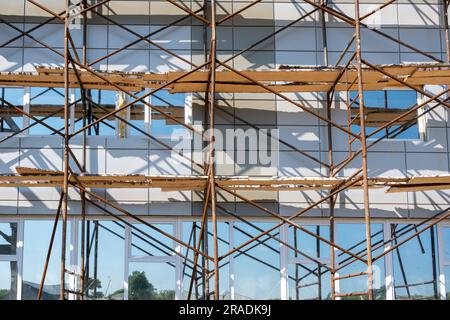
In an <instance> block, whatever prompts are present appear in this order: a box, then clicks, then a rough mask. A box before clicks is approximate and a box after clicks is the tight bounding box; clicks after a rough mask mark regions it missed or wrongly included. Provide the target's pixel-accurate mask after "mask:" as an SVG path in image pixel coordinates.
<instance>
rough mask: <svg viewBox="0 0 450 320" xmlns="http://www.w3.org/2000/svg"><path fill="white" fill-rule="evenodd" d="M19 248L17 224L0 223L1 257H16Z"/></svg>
mask: <svg viewBox="0 0 450 320" xmlns="http://www.w3.org/2000/svg"><path fill="white" fill-rule="evenodd" d="M16 246H17V223H15V222H12V223H4V222H2V223H0V255H15V254H16Z"/></svg>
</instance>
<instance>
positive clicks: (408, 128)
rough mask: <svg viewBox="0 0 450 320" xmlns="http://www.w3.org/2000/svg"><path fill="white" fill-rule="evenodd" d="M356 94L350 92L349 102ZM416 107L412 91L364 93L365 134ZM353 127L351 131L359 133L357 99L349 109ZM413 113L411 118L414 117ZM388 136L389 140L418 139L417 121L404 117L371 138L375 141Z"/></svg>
mask: <svg viewBox="0 0 450 320" xmlns="http://www.w3.org/2000/svg"><path fill="white" fill-rule="evenodd" d="M357 95H358V92H356V91H352V92H350V101H352V100H353V99H354V98H355V97H356V96H357ZM416 105H417V93H416V91H414V90H383V91H364V106H365V107H366V108H367V110H366V112H367V114H366V134H367V135H369V134H370V133H371V132H373V131H375V130H377V129H378V128H379V127H381V126H383V125H384V124H385V123H387V122H389V121H390V120H392V119H394V118H395V117H397V116H399V115H401V114H402V113H404V112H406V111H407V110H408V109H410V108H412V107H414V106H416ZM351 113H352V119H353V123H354V124H353V125H352V126H351V129H352V131H353V132H355V133H359V132H360V128H359V120H358V119H359V105H358V99H357V100H356V101H355V103H354V104H353V106H352V109H351ZM415 115H416V113H413V114H412V115H411V117H414V116H415ZM385 135H388V137H389V139H394V138H397V139H418V138H419V128H418V125H417V120H414V119H412V118H408V117H405V118H404V120H402V121H401V123H397V124H394V125H392V126H390V127H388V128H386V129H385V130H381V131H379V132H377V133H376V134H374V135H373V136H371V138H374V139H377V138H381V137H384V136H385Z"/></svg>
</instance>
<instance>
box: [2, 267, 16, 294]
mask: <svg viewBox="0 0 450 320" xmlns="http://www.w3.org/2000/svg"><path fill="white" fill-rule="evenodd" d="M0 300H17V262H16V261H0Z"/></svg>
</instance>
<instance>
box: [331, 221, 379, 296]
mask: <svg viewBox="0 0 450 320" xmlns="http://www.w3.org/2000/svg"><path fill="white" fill-rule="evenodd" d="M365 232H366V227H365V224H363V223H338V224H336V241H337V244H338V245H339V246H341V247H342V248H344V249H346V250H348V251H350V252H352V253H353V254H356V255H358V256H360V257H363V258H365V257H366V246H367V242H366V236H365ZM371 233H372V237H371V242H372V257H376V256H378V255H380V254H381V253H383V250H384V246H383V245H382V244H383V225H381V224H372V225H371ZM375 248H377V249H375ZM335 257H336V261H337V265H338V266H341V267H342V269H340V270H339V277H342V276H346V275H352V274H357V273H360V272H366V271H367V264H365V263H364V262H362V261H359V260H357V261H355V260H354V258H353V257H352V256H351V255H349V254H346V253H344V252H342V251H339V250H337V251H336V256H335ZM351 261H353V262H351ZM339 286H340V293H341V294H346V293H355V292H367V275H361V276H356V277H350V278H348V279H340V280H339ZM373 289H374V298H375V299H379V300H384V299H385V298H386V289H385V269H384V258H380V259H378V260H376V261H374V263H373ZM342 299H358V300H359V299H367V296H349V297H343V298H342Z"/></svg>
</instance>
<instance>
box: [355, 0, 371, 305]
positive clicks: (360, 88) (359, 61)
mask: <svg viewBox="0 0 450 320" xmlns="http://www.w3.org/2000/svg"><path fill="white" fill-rule="evenodd" d="M355 20H356V23H355V35H356V69H357V73H358V98H359V114H360V116H359V119H360V140H361V150H362V152H361V158H362V172H363V179H362V183H363V193H364V222H365V226H366V246H367V277H368V279H367V297H368V299H369V300H373V270H372V240H371V231H370V208H369V184H368V173H367V144H366V123H365V112H364V91H363V90H364V88H363V79H362V55H361V26H360V15H359V0H355Z"/></svg>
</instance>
